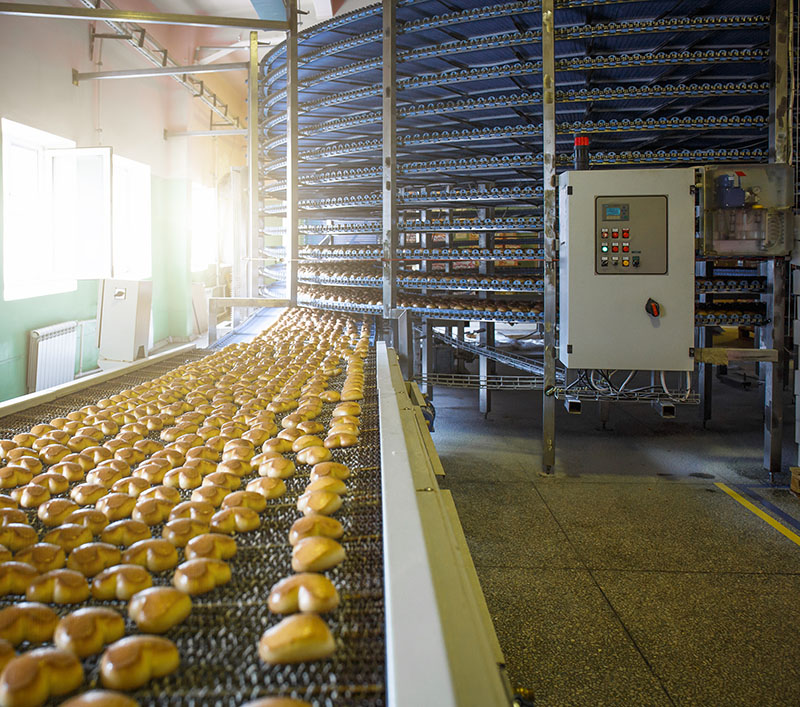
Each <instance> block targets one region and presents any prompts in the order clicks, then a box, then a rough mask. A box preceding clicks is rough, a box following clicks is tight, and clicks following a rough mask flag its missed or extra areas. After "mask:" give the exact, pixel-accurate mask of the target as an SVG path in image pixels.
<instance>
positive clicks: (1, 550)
mask: <svg viewBox="0 0 800 707" xmlns="http://www.w3.org/2000/svg"><path fill="white" fill-rule="evenodd" d="M13 559H14V555H13V554H12V552H11V550H9V549H8V548H7V547H5V546H4V545H0V565H2V564H3V563H5V562H11V561H12V560H13ZM0 669H1V668H0Z"/></svg>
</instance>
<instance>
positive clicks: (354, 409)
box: [332, 401, 361, 417]
mask: <svg viewBox="0 0 800 707" xmlns="http://www.w3.org/2000/svg"><path fill="white" fill-rule="evenodd" d="M360 414H361V405H359V404H358V403H357V402H355V401H348V402H342V403H339V404H338V405H337V406H336V407H335V408H334V409H333V413H332V416H333V417H341V416H342V415H353V416H358V415H360Z"/></svg>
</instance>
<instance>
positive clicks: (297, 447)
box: [292, 435, 322, 452]
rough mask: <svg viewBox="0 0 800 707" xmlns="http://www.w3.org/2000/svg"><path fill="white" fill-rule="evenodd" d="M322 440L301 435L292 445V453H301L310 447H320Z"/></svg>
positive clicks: (312, 436) (313, 436) (314, 436)
mask: <svg viewBox="0 0 800 707" xmlns="http://www.w3.org/2000/svg"><path fill="white" fill-rule="evenodd" d="M321 444H322V440H321V439H320V438H319V437H317V436H316V435H301V436H300V437H298V438H297V439H296V440H295V441H294V442H293V443H292V451H293V452H299V451H301V450H303V449H307V448H308V447H319V446H320V445H321Z"/></svg>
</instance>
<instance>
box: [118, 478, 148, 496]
mask: <svg viewBox="0 0 800 707" xmlns="http://www.w3.org/2000/svg"><path fill="white" fill-rule="evenodd" d="M149 488H150V482H149V481H147V480H146V479H142V478H141V477H138V476H128V477H126V478H124V479H120V480H119V481H117V483H115V484H114V485H113V486H112V487H111V491H112V493H125V494H127V495H128V496H131V497H133V498H138V497H139V496H140V495H141V494H142V493H144V492H145V491H147V490H148V489H149Z"/></svg>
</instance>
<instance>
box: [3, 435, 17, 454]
mask: <svg viewBox="0 0 800 707" xmlns="http://www.w3.org/2000/svg"><path fill="white" fill-rule="evenodd" d="M16 448H17V443H16V442H14V441H13V440H10V439H0V459H7V458H8V453H9V452H10V451H11V450H12V449H16Z"/></svg>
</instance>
